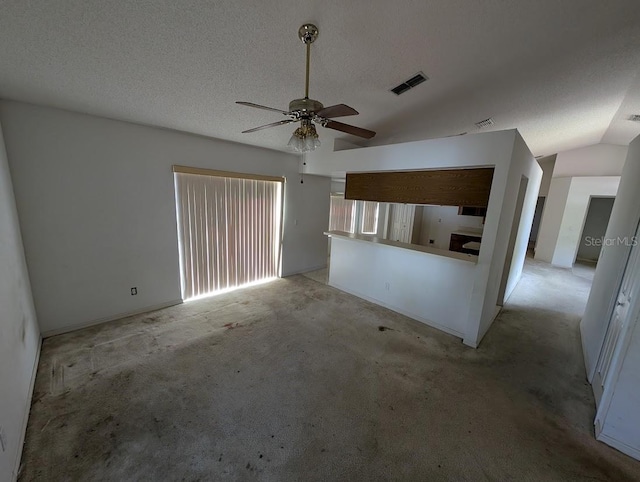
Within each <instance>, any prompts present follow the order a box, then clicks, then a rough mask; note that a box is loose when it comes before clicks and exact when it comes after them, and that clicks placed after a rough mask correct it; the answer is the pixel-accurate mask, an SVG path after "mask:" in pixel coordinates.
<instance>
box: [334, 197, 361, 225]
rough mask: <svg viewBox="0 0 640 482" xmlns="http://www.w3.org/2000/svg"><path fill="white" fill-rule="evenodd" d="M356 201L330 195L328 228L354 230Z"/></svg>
mask: <svg viewBox="0 0 640 482" xmlns="http://www.w3.org/2000/svg"><path fill="white" fill-rule="evenodd" d="M355 220H356V202H355V201H353V200H351V199H344V198H343V197H342V196H335V195H331V207H330V210H329V230H330V231H345V232H347V233H353V232H355Z"/></svg>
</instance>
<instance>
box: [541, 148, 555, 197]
mask: <svg viewBox="0 0 640 482" xmlns="http://www.w3.org/2000/svg"><path fill="white" fill-rule="evenodd" d="M538 164H540V167H541V168H542V181H541V182H540V192H539V193H538V196H543V197H546V196H547V195H548V194H549V188H550V187H551V178H552V177H553V169H554V167H555V165H556V155H555V154H554V155H553V156H547V157H543V158H542V159H538Z"/></svg>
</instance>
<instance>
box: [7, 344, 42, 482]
mask: <svg viewBox="0 0 640 482" xmlns="http://www.w3.org/2000/svg"><path fill="white" fill-rule="evenodd" d="M41 351H42V337H40V342H39V343H38V350H37V351H36V359H35V360H34V362H33V369H32V371H31V381H30V382H29V397H28V398H27V400H28V401H29V405H28V407H27V410H26V412H25V414H24V419H23V420H22V433H21V435H20V440H19V445H18V447H19V448H20V450H18V456H17V458H16V465H15V469H14V471H13V477H14V479H13V480H14V481H15V480H18V475H20V462H21V461H22V451H23V449H24V441H25V438H26V436H27V424H28V423H29V414H30V413H31V401H32V400H33V390H34V389H35V386H36V375H37V374H38V364H39V363H40V352H41Z"/></svg>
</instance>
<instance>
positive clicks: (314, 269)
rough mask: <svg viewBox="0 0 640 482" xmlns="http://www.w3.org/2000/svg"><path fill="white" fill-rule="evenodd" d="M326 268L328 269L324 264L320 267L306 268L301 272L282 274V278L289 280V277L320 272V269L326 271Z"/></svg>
mask: <svg viewBox="0 0 640 482" xmlns="http://www.w3.org/2000/svg"><path fill="white" fill-rule="evenodd" d="M326 267H327V265H326V264H322V265H320V266H314V267H313V268H305V269H303V270H300V271H293V272H291V273H282V277H283V278H287V277H288V276H294V275H296V274H304V273H310V272H311V271H318V270H319V269H325V268H326Z"/></svg>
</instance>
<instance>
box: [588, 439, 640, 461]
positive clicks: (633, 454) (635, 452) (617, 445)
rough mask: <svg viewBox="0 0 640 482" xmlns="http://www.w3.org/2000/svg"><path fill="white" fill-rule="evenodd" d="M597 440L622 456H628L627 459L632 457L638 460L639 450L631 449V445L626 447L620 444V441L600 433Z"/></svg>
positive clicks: (639, 456) (624, 444)
mask: <svg viewBox="0 0 640 482" xmlns="http://www.w3.org/2000/svg"><path fill="white" fill-rule="evenodd" d="M597 439H598V440H599V441H600V442H604V443H606V444H607V445H609V446H611V447H613V448H614V449H616V450H619V451H620V452H622V453H623V454H625V455H628V456H629V457H633V458H634V459H636V460H640V449H637V448H635V447H632V446H631V445H627V444H626V443H624V442H620V440H617V439H615V438H612V437H609V436H608V435H605V434H603V433H601V434H600V435H599V436H598V438H597Z"/></svg>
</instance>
